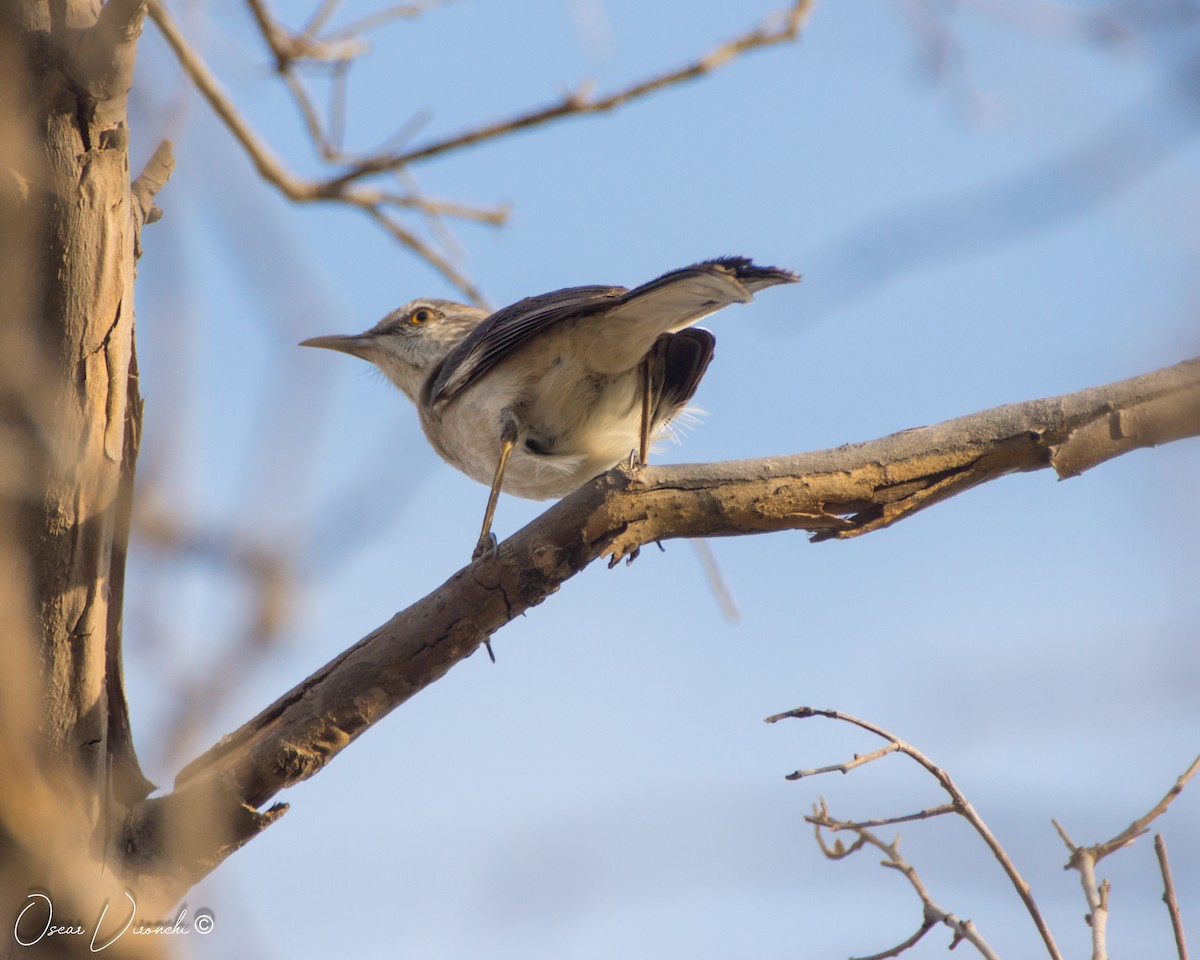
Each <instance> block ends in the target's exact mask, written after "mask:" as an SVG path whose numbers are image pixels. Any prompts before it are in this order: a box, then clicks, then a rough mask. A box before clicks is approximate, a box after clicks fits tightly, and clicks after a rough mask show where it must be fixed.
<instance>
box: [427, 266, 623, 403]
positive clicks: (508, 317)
mask: <svg viewBox="0 0 1200 960" xmlns="http://www.w3.org/2000/svg"><path fill="white" fill-rule="evenodd" d="M626 292H627V291H626V289H625V287H604V286H590V287H567V288H566V289H564V290H555V291H553V292H552V293H542V294H539V295H538V296H536V297H526V298H525V299H524V300H518V301H517V302H516V303H514V304H512V305H510V306H507V307H504V308H503V309H500V310H497V311H496V312H495V313H493V314H492V315H491V316H490V317H488V318H487V319H486V320H484V321H483V323H481V324H480V325H479V326H477V327H476V328H475V329H474V330H473V331H471V333H470V335H469V336H467V337H466V338H465V339H464V340H463V341H462V343H460V344H459V345H458V346H457V347H455V348H454V350H453V351H451V353H450V356H448V357H447V358H446V362H445V363H443V364H442V368H441V370H439V371H438V374H437V377H436V378H435V379H434V381H433V387H432V389H431V392H430V400H431V402H433V403H438V402H439V401H445V400H449V399H450V398H451V397H453V396H455V395H456V394H458V393H460V392H461V391H463V390H465V389H466V388H467V387H469V386H470V385H471V384H473V383H474V382H475V381H476V380H478V379H479V378H480V377H481V376H483V375H484V374H485V373H487V372H488V371H489V370H490V369H491V368H492V367H494V366H495V365H496V364H497V363H499V362H500V361H501V360H503V359H504V358H505V357H507V356H509V355H510V354H512V353H513V352H514V351H515V350H516V349H517V348H519V347H520V346H521V345H522V344H525V343H527V342H528V341H529V340H531V339H533V338H534V337H536V336H537V335H538V334H540V333H542V332H544V331H545V330H548V329H549V328H551V327H554V326H557V325H558V324H560V323H562V322H563V321H564V320H570V319H573V318H575V317H583V316H586V315H587V314H589V313H595V312H597V311H599V310H604V309H607V308H608V307H610V306H612V305H613V304H614V303H616V302H618V301H619V300H620V298H621V296H622V294H624V293H626Z"/></svg>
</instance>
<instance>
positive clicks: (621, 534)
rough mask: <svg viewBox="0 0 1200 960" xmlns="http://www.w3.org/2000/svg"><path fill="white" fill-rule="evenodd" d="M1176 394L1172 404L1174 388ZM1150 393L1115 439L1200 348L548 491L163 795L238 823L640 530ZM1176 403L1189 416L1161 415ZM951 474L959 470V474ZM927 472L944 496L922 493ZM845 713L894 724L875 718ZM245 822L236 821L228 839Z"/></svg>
mask: <svg viewBox="0 0 1200 960" xmlns="http://www.w3.org/2000/svg"><path fill="white" fill-rule="evenodd" d="M1172 397H1174V398H1175V400H1176V403H1175V404H1174V405H1172V404H1171V403H1169V402H1168V401H1169V399H1170V398H1172ZM1151 408H1152V409H1154V410H1156V411H1158V413H1157V414H1156V416H1155V417H1153V418H1151V417H1143V418H1139V419H1138V423H1139V424H1140V429H1141V431H1142V432H1140V433H1139V434H1138V435H1137V436H1136V437H1120V438H1118V439H1117V440H1114V444H1115V446H1114V447H1113V449H1112V453H1111V455H1115V454H1116V453H1117V452H1123V451H1124V450H1127V449H1131V448H1132V447H1133V446H1136V445H1148V444H1151V443H1157V442H1163V441H1164V440H1165V439H1168V438H1170V437H1178V436H1184V435H1187V434H1189V433H1196V432H1200V360H1193V361H1188V362H1186V363H1182V364H1179V365H1177V366H1175V367H1171V368H1167V369H1165V370H1160V371H1157V372H1155V373H1150V374H1145V375H1143V376H1140V377H1134V378H1132V379H1130V380H1124V381H1120V382H1118V383H1114V384H1109V385H1108V386H1105V387H1094V388H1090V389H1088V390H1082V391H1080V392H1078V393H1075V394H1069V395H1066V396H1063V397H1057V398H1052V399H1048V400H1035V401H1030V402H1027V403H1023V404H1011V405H1009V406H1005V407H999V408H996V409H993V410H987V411H983V412H982V413H976V414H972V415H970V416H967V417H961V418H959V419H958V420H952V421H948V422H946V423H943V424H939V425H936V426H932V427H922V428H919V429H915V430H907V431H904V432H902V433H899V434H894V435H892V436H889V437H884V438H882V439H879V440H874V441H871V442H869V443H862V444H851V445H846V446H843V447H839V448H837V449H835V450H824V451H819V452H815V453H808V454H798V455H794V456H786V457H776V458H769V459H763V460H749V461H740V462H728V463H721V464H708V465H699V466H697V465H692V466H677V467H647V468H638V469H636V470H631V469H629V468H627V467H625V466H619V467H617V468H615V469H613V470H611V471H610V472H609V473H607V474H605V475H603V476H601V477H597V478H596V479H595V480H592V481H591V482H589V483H587V484H585V485H584V486H583V487H581V488H580V489H579V490H577V491H576V492H575V493H573V494H571V495H570V496H569V497H567V498H565V499H564V500H563V501H562V502H560V503H558V504H557V505H555V506H554V507H551V508H550V509H549V510H548V511H546V513H544V514H543V515H542V516H541V517H539V518H538V519H537V520H535V521H534V522H533V523H531V524H530V525H529V526H527V527H526V528H525V529H523V530H521V531H519V532H518V533H517V534H515V535H514V536H512V537H510V538H509V539H508V540H506V541H505V542H504V543H503V544H501V545H500V547H499V549H498V550H497V551H496V552H495V553H493V554H491V555H489V556H487V557H485V558H483V559H481V560H480V561H479V562H477V563H474V564H472V565H470V566H468V567H465V568H463V569H462V570H459V571H458V572H457V573H456V574H454V575H453V576H452V577H451V578H450V579H449V580H447V581H446V583H444V584H443V585H442V586H441V587H439V588H438V589H437V590H435V591H434V592H433V593H431V594H430V595H429V596H427V597H425V598H424V599H422V600H419V601H417V602H416V603H414V604H413V605H412V606H410V607H409V608H408V609H407V610H404V611H402V612H401V613H398V614H397V615H396V616H395V617H393V618H392V619H391V620H390V621H389V622H388V623H386V624H383V625H382V626H380V627H379V628H378V629H376V630H374V631H373V632H372V633H370V634H369V635H368V636H366V637H365V638H363V639H362V640H361V641H359V642H358V643H357V644H355V645H354V646H353V647H351V648H349V649H348V650H346V651H345V652H343V653H342V654H340V655H339V656H338V657H336V658H335V659H334V660H332V661H331V662H330V663H329V664H327V665H326V666H325V667H323V668H322V669H321V670H319V671H317V672H316V673H315V674H313V675H312V676H311V677H309V678H308V679H306V680H304V681H303V682H301V683H300V684H299V685H297V686H296V687H295V688H294V689H292V690H291V691H290V692H288V693H287V694H285V695H284V696H283V697H281V698H280V699H279V700H278V701H276V702H275V703H274V704H272V705H271V706H270V707H268V708H267V709H266V710H264V711H263V712H262V713H260V714H259V715H258V716H257V717H255V718H254V719H252V720H250V721H249V722H248V723H246V724H244V725H243V726H242V727H241V729H239V730H238V731H236V732H235V733H233V734H231V735H230V736H228V737H226V738H224V739H223V740H222V741H221V742H220V743H219V744H217V745H216V746H215V747H213V748H212V749H211V750H209V751H208V752H207V753H206V754H204V755H203V756H201V757H200V758H198V759H197V760H195V761H194V762H193V763H191V764H190V765H189V766H188V767H186V768H185V769H184V770H183V771H182V772H181V773H180V775H179V777H178V778H177V780H176V790H175V792H174V793H173V794H172V795H171V796H170V797H169V798H163V799H164V800H165V801H168V802H165V803H163V804H162V805H161V809H162V810H168V811H170V815H171V816H188V815H191V814H192V813H193V812H194V809H195V807H194V806H193V804H199V805H201V809H207V807H209V806H212V805H214V804H215V805H217V806H220V805H221V804H225V805H232V806H230V808H229V811H228V812H229V817H230V822H231V823H234V822H238V821H237V817H242V816H243V813H244V811H243V808H244V807H246V808H250V809H253V808H257V807H259V806H260V805H261V804H263V803H265V802H266V801H267V800H269V799H270V798H271V797H272V796H274V795H275V794H276V793H278V791H280V790H282V789H284V788H286V787H288V786H290V785H292V784H294V783H297V782H299V781H300V780H304V779H306V778H308V777H310V776H312V775H313V774H315V773H317V772H318V771H319V770H321V769H322V768H323V767H324V766H325V765H326V764H327V763H328V762H329V760H330V759H331V758H332V757H333V756H335V755H336V754H337V753H338V752H340V751H341V750H342V749H343V748H344V747H346V746H347V745H348V744H349V743H351V742H352V741H353V740H354V739H355V738H356V737H357V736H358V735H359V734H360V733H362V732H363V730H365V729H366V728H367V727H369V726H370V725H371V724H373V723H376V722H378V721H379V720H380V719H381V718H382V717H383V716H385V715H386V714H387V713H388V712H390V711H391V710H393V709H394V708H395V707H397V706H398V705H399V704H401V703H403V702H404V701H406V700H407V699H408V698H409V697H411V696H412V695H413V694H415V693H417V692H418V691H420V690H421V689H423V688H424V687H426V686H428V685H429V684H431V683H433V682H435V681H436V680H438V679H439V678H441V677H442V676H443V675H444V674H445V673H446V671H448V670H449V669H450V668H451V667H452V666H453V665H454V664H456V663H458V662H459V661H460V660H463V659H464V658H466V657H468V656H470V655H471V654H472V653H474V652H475V650H477V649H478V647H479V646H480V644H482V643H483V642H484V641H485V639H488V638H490V637H491V635H492V634H493V633H494V632H495V631H497V630H499V629H500V628H501V627H502V626H504V625H505V624H506V623H508V622H510V621H511V620H513V619H514V618H515V617H518V616H520V615H521V614H522V613H524V612H525V611H526V610H528V609H529V608H530V607H531V606H534V605H536V604H538V603H540V602H541V601H542V600H544V599H545V598H546V597H547V596H549V595H550V594H551V593H553V592H555V591H556V590H557V589H558V588H559V586H560V585H561V584H562V583H563V582H565V581H566V580H567V579H569V578H570V577H572V576H574V575H575V574H576V573H578V572H579V571H580V570H582V569H584V568H585V567H586V566H588V565H589V564H590V563H592V562H593V561H594V560H596V559H598V558H600V557H601V556H609V557H611V558H613V560H614V561H615V560H616V559H617V558H620V557H623V556H628V555H630V554H631V553H632V552H633V551H634V550H636V548H637V547H638V546H640V545H643V544H646V543H650V542H653V541H655V540H664V539H670V538H677V537H695V536H714V535H729V534H736V533H754V532H766V531H769V530H784V529H797V528H804V529H809V530H813V531H816V532H818V533H821V532H824V531H830V530H832V531H835V533H836V534H837V535H842V536H853V535H855V534H858V533H861V532H865V531H866V530H868V529H878V528H880V527H882V526H885V525H886V524H887V523H892V522H895V521H896V520H899V519H902V518H903V517H905V516H908V515H910V514H911V513H912V512H913V511H914V510H915V509H916V506H928V505H929V504H930V503H933V502H936V501H937V500H939V499H944V498H945V497H946V496H949V495H950V494H951V493H957V492H959V491H961V490H965V489H967V488H969V487H970V486H974V485H975V484H977V483H982V482H984V481H986V480H989V479H995V478H996V477H999V476H1003V475H1005V474H1008V473H1011V472H1013V471H1016V470H1035V469H1039V468H1044V467H1047V466H1049V465H1051V464H1052V463H1053V461H1054V459H1055V454H1056V451H1058V450H1060V449H1062V448H1063V447H1064V446H1067V445H1069V444H1070V443H1071V438H1072V436H1073V435H1074V434H1075V433H1076V432H1077V431H1079V430H1081V429H1083V428H1085V427H1086V426H1088V425H1089V424H1091V423H1093V422H1095V421H1097V420H1101V421H1107V422H1116V421H1118V420H1120V419H1121V418H1122V417H1123V416H1124V414H1125V412H1127V411H1129V410H1135V409H1136V410H1142V409H1151ZM1167 410H1173V411H1174V412H1175V413H1176V414H1178V416H1179V417H1181V418H1183V420H1178V421H1173V422H1170V423H1168V422H1166V421H1165V420H1163V419H1161V418H1163V417H1165V416H1166V411H1167ZM1188 417H1190V420H1187V418H1188ZM1185 420H1186V421H1187V422H1184V421H1185ZM1093 459H1094V461H1095V462H1098V459H1096V458H1093ZM955 477H958V478H961V479H959V481H958V482H956V483H949V484H948V483H947V479H948V478H955ZM931 488H935V489H936V490H937V495H935V496H931V495H929V494H928V491H929V490H930V489H931ZM906 504H910V505H908V506H906ZM911 504H915V506H914V505H911ZM814 539H819V538H814ZM465 552H466V545H465V544H464V553H465ZM823 715H832V714H823ZM847 719H849V718H847ZM850 722H854V723H857V724H858V725H860V726H863V727H864V729H869V730H873V731H874V732H876V733H877V734H878V735H879V736H882V737H884V738H885V739H888V740H893V739H894V738H892V737H891V736H890V735H889V734H886V733H885V732H883V731H880V730H879V729H878V728H875V727H872V726H870V725H868V724H865V723H864V722H863V721H850ZM900 749H901V750H903V751H904V752H906V753H909V755H910V756H913V757H914V759H917V760H918V762H921V763H922V764H923V765H925V766H926V767H927V769H929V770H930V772H931V773H933V774H934V776H935V777H937V778H938V780H939V782H940V783H942V784H943V787H944V788H945V789H947V791H948V792H950V794H951V798H952V799H953V800H954V802H955V804H956V805H957V806H958V807H959V808H960V810H961V811H962V813H963V815H964V816H967V817H968V819H970V820H971V822H972V823H973V825H975V827H976V830H977V831H979V832H980V834H981V835H982V836H983V837H984V839H985V841H986V842H987V843H988V844H989V846H990V847H991V848H992V850H993V853H994V854H995V855H996V856H997V858H998V859H1000V861H1001V863H1002V864H1004V865H1005V869H1006V870H1007V871H1008V872H1009V876H1010V878H1011V879H1012V881H1013V883H1014V884H1015V885H1016V886H1017V887H1018V890H1019V892H1020V893H1021V896H1022V898H1023V899H1024V900H1025V901H1026V904H1027V907H1028V908H1029V909H1030V911H1031V913H1034V914H1035V915H1036V907H1035V906H1034V905H1033V903H1032V900H1031V899H1030V898H1029V893H1028V889H1027V887H1026V886H1025V884H1024V882H1023V881H1022V880H1021V879H1020V877H1019V875H1018V874H1017V873H1016V870H1015V868H1013V867H1012V864H1011V863H1010V862H1008V860H1007V857H1006V856H1005V855H1004V852H1003V850H1002V849H1001V848H1000V846H999V844H998V843H997V842H996V840H995V838H994V837H992V835H991V834H990V832H988V830H987V828H986V826H985V825H983V823H982V821H981V820H979V818H978V815H977V814H975V812H974V810H973V809H972V808H971V806H970V804H969V803H968V802H967V801H966V798H965V797H963V796H962V794H961V793H960V792H959V791H958V790H957V788H956V787H955V786H954V785H953V783H952V782H951V781H950V780H949V777H947V776H946V774H945V772H944V771H941V770H939V769H938V768H937V767H935V766H933V765H932V764H931V763H930V762H929V761H928V760H927V759H925V758H924V757H923V756H922V755H921V754H920V753H919V752H917V751H915V750H914V749H913V748H912V747H908V746H907V745H904V746H901V747H900ZM160 815H162V816H165V815H167V814H160ZM243 819H244V817H243ZM138 822H139V821H138V812H137V811H134V815H133V817H132V818H131V824H132V825H131V827H130V831H131V832H130V833H129V834H128V835H127V836H126V837H125V842H126V843H127V844H128V846H127V848H126V849H127V850H128V851H130V852H131V853H132V852H134V851H136V854H137V856H138V857H140V858H142V862H143V863H146V864H150V866H147V867H146V869H147V870H149V871H151V872H153V870H154V867H153V863H154V862H155V859H156V857H157V855H158V853H157V851H156V849H155V844H156V843H157V840H156V838H155V836H154V835H153V834H152V833H139V832H138V826H137V824H138ZM251 826H252V827H257V824H256V823H252V824H251ZM246 839H248V837H247V836H230V837H228V838H227V842H226V844H225V846H223V847H222V850H226V851H227V850H229V849H232V848H233V847H234V846H236V845H237V844H238V843H242V842H245V840H246ZM195 855H196V857H197V859H198V862H199V861H203V864H206V865H207V867H206V869H212V866H215V863H216V862H219V860H220V858H221V856H224V855H225V854H223V853H216V852H214V851H213V850H212V849H208V848H202V847H198V848H197V850H196V851H195ZM1040 929H1041V928H1040ZM1044 936H1045V937H1046V938H1048V937H1049V932H1048V931H1046V933H1045V934H1044ZM1048 943H1050V944H1052V943H1053V941H1051V940H1048ZM1052 955H1054V956H1057V953H1053V951H1052Z"/></svg>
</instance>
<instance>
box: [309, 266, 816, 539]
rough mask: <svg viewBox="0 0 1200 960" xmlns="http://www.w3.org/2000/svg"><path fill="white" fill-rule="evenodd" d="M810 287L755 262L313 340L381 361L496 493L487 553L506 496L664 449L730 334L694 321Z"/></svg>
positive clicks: (454, 309) (446, 305) (538, 495)
mask: <svg viewBox="0 0 1200 960" xmlns="http://www.w3.org/2000/svg"><path fill="white" fill-rule="evenodd" d="M799 279H800V278H799V277H798V276H797V275H796V274H794V273H791V272H789V271H787V270H781V269H779V268H777V267H759V266H755V265H754V264H753V263H751V262H750V261H749V260H748V259H746V258H744V257H725V258H721V259H717V260H707V261H705V262H703V263H697V264H694V265H693V266H690V267H684V268H682V269H680V270H672V271H671V272H670V273H665V274H663V275H662V276H661V277H659V278H658V279H657V280H651V281H650V282H649V283H646V284H643V285H642V286H640V287H635V288H634V289H632V290H628V289H626V288H625V287H605V286H591V287H568V288H566V289H564V290H555V291H554V292H552V293H543V294H540V295H539V296H535V297H527V298H526V299H524V300H520V301H518V302H517V303H514V304H512V305H511V306H508V307H505V308H503V309H502V310H497V311H496V312H495V313H490V314H489V313H488V311H486V310H481V309H480V308H478V307H470V306H466V305H465V304H461V303H454V302H453V301H450V300H436V299H422V300H413V301H412V302H410V303H406V304H405V305H404V306H402V307H400V308H399V309H397V310H394V311H392V312H391V313H389V314H388V315H387V316H386V317H384V318H383V319H382V320H381V321H380V322H379V323H377V324H376V325H375V326H374V327H372V328H371V329H370V330H367V331H366V332H365V333H360V334H354V335H336V336H326V337H313V338H312V339H310V340H305V341H303V342H302V343H301V346H305V347H324V348H326V349H328V350H338V351H341V352H342V353H348V354H350V355H351V356H355V357H361V358H362V359H363V360H368V361H370V362H371V363H373V364H375V366H376V367H378V368H379V369H380V370H381V371H383V373H384V374H385V375H386V376H387V378H388V379H389V380H391V381H392V383H394V384H395V385H396V386H397V387H399V388H400V389H401V390H402V391H404V393H405V394H406V395H407V396H408V398H409V399H410V400H412V402H413V403H414V404H415V405H416V407H417V413H418V414H419V416H420V419H421V426H422V427H423V428H424V430H425V436H426V437H427V438H428V439H429V442H430V443H431V444H433V448H434V449H435V450H436V451H437V452H438V454H440V455H441V457H442V459H444V460H445V461H446V462H447V463H449V464H451V465H452V466H455V467H457V468H458V469H459V470H461V471H462V472H463V473H465V474H466V475H467V476H469V477H472V478H473V479H475V480H478V481H479V482H480V483H486V484H490V485H491V494H490V495H489V497H488V503H487V509H486V511H485V513H484V519H483V530H482V532H481V533H480V535H479V542H478V544H477V545H476V547H475V553H474V557H475V558H476V559H478V557H479V556H481V555H482V554H483V553H485V552H486V551H488V550H489V549H491V548H493V547H494V545H495V537H493V536H492V533H491V527H492V517H493V515H494V514H495V510H496V500H497V498H498V496H499V494H500V491H501V490H503V491H505V492H506V493H511V494H515V495H516V496H519V497H528V498H530V499H533V500H546V499H550V498H552V497H562V496H565V495H566V494H568V493H570V492H571V491H572V490H575V489H576V488H577V487H579V486H581V485H582V484H583V483H585V482H587V481H588V480H590V479H591V478H592V477H595V476H596V475H598V474H600V473H603V472H604V471H606V470H609V469H610V468H612V467H613V466H615V465H616V464H617V463H618V462H620V461H621V460H623V459H624V458H626V457H629V456H630V455H631V454H632V453H633V452H634V451H636V452H637V454H638V456H639V457H640V460H641V462H642V463H645V462H646V456H647V454H648V452H649V447H650V443H651V441H652V440H653V438H654V437H655V436H657V435H658V434H659V433H660V432H661V431H662V430H663V429H664V428H665V427H666V426H667V424H669V423H670V422H671V420H672V419H673V418H674V417H675V416H677V415H678V414H679V413H680V412H681V411H682V410H683V409H684V407H685V406H686V405H687V403H688V401H689V400H691V398H692V396H693V394H694V393H695V392H696V387H697V386H699V384H700V379H701V377H703V376H704V372H705V370H706V369H707V368H708V364H709V361H710V360H712V356H713V347H714V345H715V344H716V338H715V337H714V336H713V335H712V334H711V333H709V332H708V331H707V330H703V329H700V328H697V327H693V326H692V324H694V323H696V322H697V321H699V320H701V319H703V318H704V317H706V316H708V315H709V314H710V313H714V312H715V311H717V310H720V309H721V308H722V307H727V306H729V304H731V303H748V302H750V300H752V299H753V298H754V294H755V293H757V292H758V291H759V290H762V289H764V288H766V287H770V286H773V285H775V284H779V283H795V282H796V281H797V280H799Z"/></svg>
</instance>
